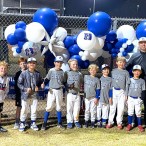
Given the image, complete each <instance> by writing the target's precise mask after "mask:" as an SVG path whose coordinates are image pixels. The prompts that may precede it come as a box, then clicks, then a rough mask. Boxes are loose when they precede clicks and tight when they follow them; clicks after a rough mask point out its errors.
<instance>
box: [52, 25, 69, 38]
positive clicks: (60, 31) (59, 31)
mask: <svg viewBox="0 0 146 146" xmlns="http://www.w3.org/2000/svg"><path fill="white" fill-rule="evenodd" d="M51 37H53V38H57V40H56V41H63V40H64V39H65V38H66V37H67V31H66V29H65V28H63V27H58V28H56V29H55V30H54V31H53V35H52V36H51Z"/></svg>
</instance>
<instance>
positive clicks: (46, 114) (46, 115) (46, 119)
mask: <svg viewBox="0 0 146 146" xmlns="http://www.w3.org/2000/svg"><path fill="white" fill-rule="evenodd" d="M49 115H50V112H47V111H46V112H45V113H44V123H47V121H48V118H49Z"/></svg>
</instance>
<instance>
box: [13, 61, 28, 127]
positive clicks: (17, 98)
mask: <svg viewBox="0 0 146 146" xmlns="http://www.w3.org/2000/svg"><path fill="white" fill-rule="evenodd" d="M18 65H19V67H20V70H19V71H18V72H17V73H16V74H15V77H14V80H15V92H16V96H15V105H16V106H17V108H16V118H15V125H14V129H19V123H20V111H21V91H20V89H19V87H18V85H17V82H18V78H19V76H20V74H21V72H22V71H24V70H26V68H27V60H26V59H25V58H19V60H18Z"/></svg>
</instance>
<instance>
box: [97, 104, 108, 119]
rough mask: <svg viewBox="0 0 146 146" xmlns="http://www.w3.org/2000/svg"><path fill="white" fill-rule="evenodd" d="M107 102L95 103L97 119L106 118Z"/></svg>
mask: <svg viewBox="0 0 146 146" xmlns="http://www.w3.org/2000/svg"><path fill="white" fill-rule="evenodd" d="M108 114H109V104H103V103H101V102H99V103H98V105H97V120H101V119H108Z"/></svg>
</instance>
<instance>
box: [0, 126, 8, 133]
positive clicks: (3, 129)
mask: <svg viewBox="0 0 146 146" xmlns="http://www.w3.org/2000/svg"><path fill="white" fill-rule="evenodd" d="M7 131H8V130H7V129H5V128H3V127H0V132H7Z"/></svg>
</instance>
